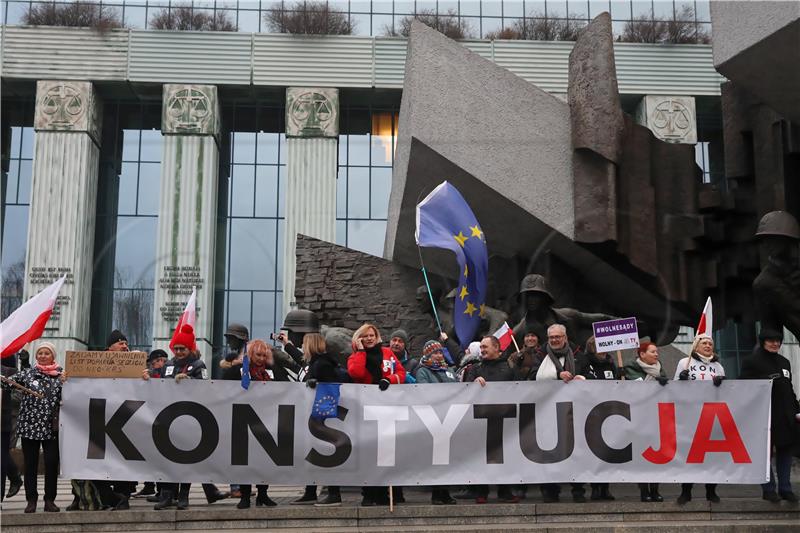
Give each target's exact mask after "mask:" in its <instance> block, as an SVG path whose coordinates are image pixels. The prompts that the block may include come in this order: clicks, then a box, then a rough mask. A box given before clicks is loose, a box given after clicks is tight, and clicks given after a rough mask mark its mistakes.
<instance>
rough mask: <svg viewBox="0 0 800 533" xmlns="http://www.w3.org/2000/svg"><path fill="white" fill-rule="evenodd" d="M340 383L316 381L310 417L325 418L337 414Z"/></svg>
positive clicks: (334, 416) (333, 416)
mask: <svg viewBox="0 0 800 533" xmlns="http://www.w3.org/2000/svg"><path fill="white" fill-rule="evenodd" d="M340 385H341V384H340V383H317V396H316V397H315V398H314V407H312V408H311V418H315V419H317V420H325V419H326V418H336V417H337V416H338V414H339V386H340Z"/></svg>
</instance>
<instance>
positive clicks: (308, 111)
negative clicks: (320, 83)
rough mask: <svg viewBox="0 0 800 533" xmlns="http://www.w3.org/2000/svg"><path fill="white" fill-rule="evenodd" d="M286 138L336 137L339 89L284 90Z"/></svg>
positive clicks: (305, 88)
mask: <svg viewBox="0 0 800 533" xmlns="http://www.w3.org/2000/svg"><path fill="white" fill-rule="evenodd" d="M286 135H287V136H289V137H336V136H338V135H339V90H338V89H327V88H316V87H311V88H309V87H289V88H288V89H286Z"/></svg>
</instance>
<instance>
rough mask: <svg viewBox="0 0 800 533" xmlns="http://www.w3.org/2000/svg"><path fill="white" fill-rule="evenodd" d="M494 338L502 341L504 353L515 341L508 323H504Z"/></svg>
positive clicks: (501, 347) (501, 345) (501, 346)
mask: <svg viewBox="0 0 800 533" xmlns="http://www.w3.org/2000/svg"><path fill="white" fill-rule="evenodd" d="M494 337H495V338H497V340H499V341H500V350H501V351H503V350H505V349H506V348H508V347H509V346H510V345H511V343H512V342H513V341H514V332H513V331H512V330H511V328H510V327H508V322H503V325H502V326H500V329H498V330H497V331H495V332H494Z"/></svg>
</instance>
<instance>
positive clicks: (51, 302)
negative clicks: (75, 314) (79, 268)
mask: <svg viewBox="0 0 800 533" xmlns="http://www.w3.org/2000/svg"><path fill="white" fill-rule="evenodd" d="M66 279H67V277H66V276H62V277H61V278H60V279H59V280H58V281H56V282H55V283H53V284H52V285H50V286H49V287H47V288H45V289H44V290H42V291H41V292H40V293H39V294H37V295H36V296H34V297H33V298H31V299H30V300H28V301H27V302H25V303H24V304H22V305H21V306H20V307H19V308H18V309H17V310H16V311H14V312H13V313H11V315H9V317H8V318H6V319H5V320H3V323H2V324H0V357H9V356H11V355H14V354H15V353H17V352H18V351H20V350H21V349H22V347H23V346H25V345H26V344H27V343H29V342H31V341H35V340H36V339H38V338H39V337H41V336H42V333H44V326H45V324H47V321H48V320H50V315H51V314H52V313H53V307H54V306H55V305H56V298H57V297H58V292H59V291H60V290H61V286H62V285H64V280H66Z"/></svg>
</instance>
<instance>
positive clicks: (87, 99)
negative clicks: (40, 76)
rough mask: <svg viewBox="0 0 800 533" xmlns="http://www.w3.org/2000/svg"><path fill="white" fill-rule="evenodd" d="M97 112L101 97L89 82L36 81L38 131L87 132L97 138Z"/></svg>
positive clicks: (98, 115)
mask: <svg viewBox="0 0 800 533" xmlns="http://www.w3.org/2000/svg"><path fill="white" fill-rule="evenodd" d="M100 116H101V115H100V101H99V98H98V96H97V94H96V92H95V90H94V87H93V86H92V84H91V83H90V82H82V81H50V80H48V81H38V82H37V83H36V117H35V119H34V126H35V128H36V130H37V131H77V132H87V133H89V134H90V135H91V136H92V137H93V138H94V139H95V141H96V142H99V133H100V123H101V119H100Z"/></svg>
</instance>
